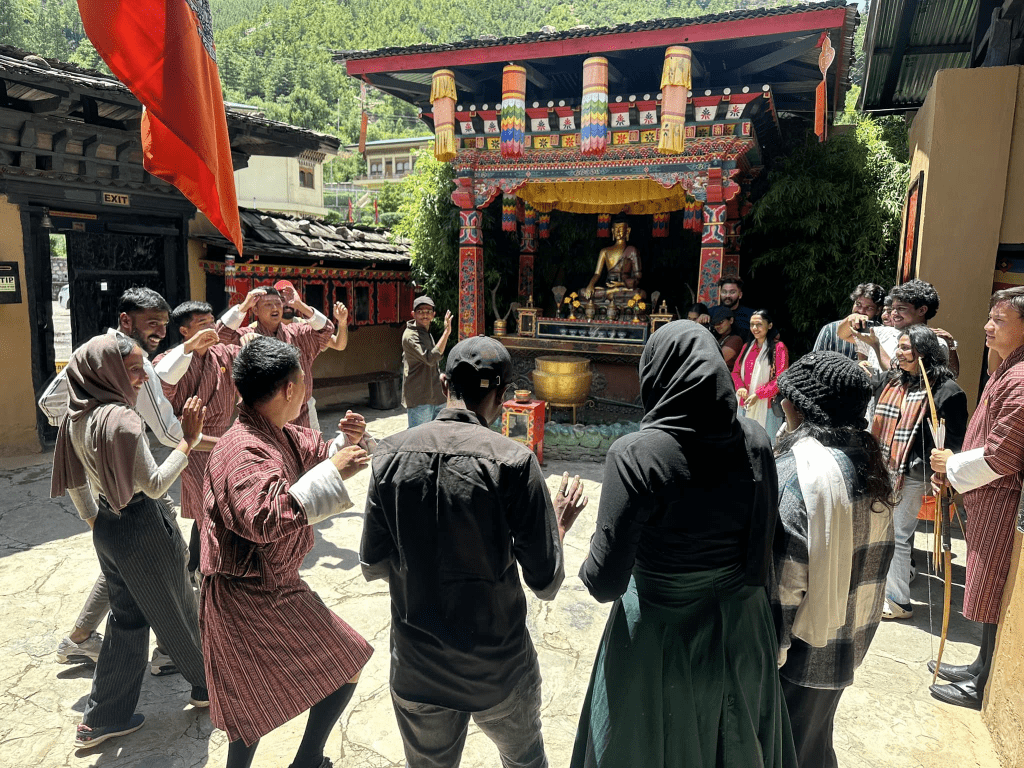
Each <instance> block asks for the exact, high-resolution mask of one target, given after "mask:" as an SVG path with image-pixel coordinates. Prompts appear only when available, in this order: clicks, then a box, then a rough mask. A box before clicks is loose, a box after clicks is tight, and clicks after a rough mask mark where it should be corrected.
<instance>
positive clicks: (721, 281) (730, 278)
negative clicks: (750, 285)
mask: <svg viewBox="0 0 1024 768" xmlns="http://www.w3.org/2000/svg"><path fill="white" fill-rule="evenodd" d="M728 283H734V284H735V285H736V287H737V288H739V289H740V290H741V291H742V290H743V278H742V277H737V276H736V275H726V276H725V277H720V278H718V287H719V288H721V287H722V286H723V285H726V284H728Z"/></svg>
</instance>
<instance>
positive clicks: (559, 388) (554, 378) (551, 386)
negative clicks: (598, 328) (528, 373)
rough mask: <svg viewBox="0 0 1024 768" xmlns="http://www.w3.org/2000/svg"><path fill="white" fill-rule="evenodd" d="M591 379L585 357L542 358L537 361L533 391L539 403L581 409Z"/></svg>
mask: <svg viewBox="0 0 1024 768" xmlns="http://www.w3.org/2000/svg"><path fill="white" fill-rule="evenodd" d="M593 377H594V374H593V372H592V371H591V370H590V361H589V360H588V359H587V358H585V357H576V356H573V355H544V356H542V357H538V358H536V368H535V369H534V371H533V389H534V392H536V393H537V399H538V400H546V401H547V402H549V403H551V404H552V405H583V403H584V402H585V401H586V399H587V393H589V392H590V381H591V379H592V378H593Z"/></svg>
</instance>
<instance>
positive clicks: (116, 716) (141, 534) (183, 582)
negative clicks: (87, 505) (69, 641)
mask: <svg viewBox="0 0 1024 768" xmlns="http://www.w3.org/2000/svg"><path fill="white" fill-rule="evenodd" d="M92 537H93V545H94V546H95V547H96V554H97V555H98V556H99V560H100V569H101V570H102V571H103V575H104V576H105V577H106V580H107V589H108V591H109V595H110V617H109V618H108V619H107V630H106V635H105V636H104V638H103V648H102V649H101V651H100V658H99V661H98V662H97V663H96V673H95V675H94V676H93V681H92V691H90V693H89V699H88V701H87V702H86V705H85V714H84V716H83V718H82V722H83V723H85V724H86V725H88V726H89V727H91V728H102V727H105V726H111V725H121V724H123V723H126V722H127V721H128V719H129V718H130V717H131V716H132V714H133V713H134V712H135V707H136V705H137V704H138V703H139V694H140V692H141V690H142V679H143V675H144V674H145V671H146V659H147V652H148V650H149V628H150V627H151V626H152V627H153V629H154V631H155V632H156V633H157V635H158V636H159V638H160V642H161V646H162V648H163V650H164V651H165V652H166V653H167V654H168V655H169V656H170V657H171V659H172V660H173V661H174V663H175V664H176V665H177V667H178V669H179V670H180V671H181V674H182V676H184V678H185V679H186V680H188V681H189V683H191V684H192V685H198V686H205V685H206V677H205V675H204V673H203V653H202V646H201V644H200V639H199V606H198V603H197V601H196V596H195V593H194V592H193V591H192V586H191V585H190V584H189V581H188V575H187V573H186V570H185V563H186V562H187V560H188V552H187V547H186V545H185V540H184V539H183V538H182V536H181V532H180V531H179V530H178V526H177V525H176V524H175V523H174V520H173V519H172V518H171V515H170V511H169V510H168V509H166V507H165V504H164V502H163V501H160V500H156V499H150V498H148V497H146V496H143V495H142V494H136V496H135V498H133V499H132V501H131V502H130V503H129V504H128V506H126V507H125V508H124V509H122V510H121V513H120V514H117V513H115V512H114V511H113V510H111V508H110V506H109V505H108V504H107V502H106V500H105V499H103V498H102V497H100V503H99V514H98V515H97V517H96V525H95V527H94V528H93V534H92Z"/></svg>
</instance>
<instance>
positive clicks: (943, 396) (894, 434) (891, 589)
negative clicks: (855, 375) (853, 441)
mask: <svg viewBox="0 0 1024 768" xmlns="http://www.w3.org/2000/svg"><path fill="white" fill-rule="evenodd" d="M894 359H895V362H896V367H894V368H893V369H892V370H890V371H888V372H887V373H886V374H885V375H884V377H883V378H882V385H881V387H880V390H881V392H880V394H879V395H878V403H877V404H876V405H875V412H874V418H873V419H872V421H871V434H873V435H874V436H875V438H876V439H877V440H878V442H879V444H880V445H881V447H882V455H883V456H885V457H886V460H887V462H888V466H889V472H890V474H891V475H892V484H893V495H894V496H895V497H896V498H897V499H898V500H899V501H898V502H897V504H896V509H895V510H893V529H894V531H895V538H896V553H895V554H894V555H893V558H892V564H891V565H890V566H889V574H888V576H887V577H886V581H885V607H884V608H883V609H882V618H883V619H909V618H910V617H911V616H913V615H914V607H913V605H912V604H911V602H910V579H911V575H912V573H913V565H912V561H911V548H912V545H913V543H914V532H915V531H916V530H917V513H918V510H919V509H920V507H921V497H922V496H930V495H931V490H930V488H929V480H930V478H931V468H930V467H929V466H928V457H929V456H930V455H931V451H932V448H934V447H935V442H934V440H933V439H932V434H931V431H930V430H929V429H928V426H927V425H926V423H925V422H926V421H930V420H931V416H930V413H929V412H930V409H929V406H928V398H927V395H926V392H925V388H924V381H923V379H922V378H921V365H922V364H923V365H924V369H925V373H926V374H927V375H928V383H929V385H930V386H931V389H932V397H933V398H934V399H935V410H936V412H937V414H938V417H939V418H940V419H945V421H946V444H945V447H946V448H949V449H950V450H952V451H959V450H960V447H961V446H962V445H963V443H964V435H965V434H966V432H967V395H966V394H964V391H963V390H962V389H960V387H959V386H958V385H957V383H956V380H955V379H954V378H953V372H952V371H950V370H949V367H948V366H947V365H946V353H945V351H944V350H943V349H942V347H941V346H940V345H939V338H938V336H936V335H935V331H933V330H932V329H931V328H929V327H928V326H926V325H923V324H918V325H911V326H908V327H906V328H904V329H903V331H902V332H901V335H900V338H899V341H898V343H897V346H896V355H895V358H894Z"/></svg>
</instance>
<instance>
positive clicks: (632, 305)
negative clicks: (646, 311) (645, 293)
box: [626, 299, 636, 307]
mask: <svg viewBox="0 0 1024 768" xmlns="http://www.w3.org/2000/svg"><path fill="white" fill-rule="evenodd" d="M626 306H627V307H635V306H636V300H635V299H630V300H629V301H627V302H626Z"/></svg>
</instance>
